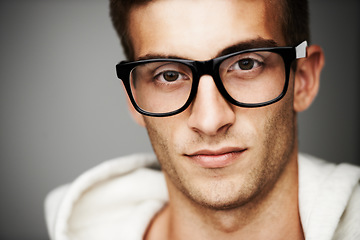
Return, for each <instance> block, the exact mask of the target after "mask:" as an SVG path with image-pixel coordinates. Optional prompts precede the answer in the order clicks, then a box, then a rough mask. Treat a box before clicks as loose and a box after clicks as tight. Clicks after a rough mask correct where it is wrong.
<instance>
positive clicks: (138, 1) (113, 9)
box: [110, 0, 310, 60]
mask: <svg viewBox="0 0 360 240" xmlns="http://www.w3.org/2000/svg"><path fill="white" fill-rule="evenodd" d="M279 1H280V10H279V12H280V13H282V14H278V15H277V16H278V17H279V20H280V22H281V27H282V32H283V34H284V38H285V42H286V44H287V45H288V46H295V45H297V44H299V43H301V42H302V41H304V40H308V41H310V30H309V12H308V1H307V0H279ZM149 2H151V0H110V16H111V20H112V23H113V25H114V28H115V30H116V32H117V34H118V36H119V38H120V40H121V44H122V46H123V50H124V53H125V56H126V58H127V59H128V60H134V51H133V47H132V44H131V39H130V36H129V31H128V23H129V22H128V19H129V13H130V11H131V9H132V8H133V7H136V6H140V5H144V4H146V3H149Z"/></svg>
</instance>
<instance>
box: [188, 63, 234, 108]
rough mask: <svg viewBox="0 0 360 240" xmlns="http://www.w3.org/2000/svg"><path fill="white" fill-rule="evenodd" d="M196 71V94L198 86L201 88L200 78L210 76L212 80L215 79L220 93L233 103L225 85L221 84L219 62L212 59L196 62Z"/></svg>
mask: <svg viewBox="0 0 360 240" xmlns="http://www.w3.org/2000/svg"><path fill="white" fill-rule="evenodd" d="M194 65H195V66H194V69H195V71H196V72H195V78H196V79H194V80H195V81H196V83H195V86H194V87H195V89H194V90H195V94H196V92H197V89H198V86H199V82H200V78H201V77H202V76H204V75H209V76H211V78H212V79H213V81H214V83H215V85H216V87H217V89H218V91H219V93H220V94H221V95H222V96H223V97H224V98H225V99H226V100H227V101H229V100H230V101H229V102H232V101H231V99H230V98H231V97H230V95H229V94H228V93H227V91H226V90H225V88H224V86H223V83H222V82H221V79H220V76H219V69H218V68H219V66H218V62H217V61H214V59H210V60H207V61H196V62H195V63H194Z"/></svg>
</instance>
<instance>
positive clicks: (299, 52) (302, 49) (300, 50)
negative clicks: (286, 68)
mask: <svg viewBox="0 0 360 240" xmlns="http://www.w3.org/2000/svg"><path fill="white" fill-rule="evenodd" d="M307 46H308V44H307V41H303V42H302V43H300V44H299V45H297V47H295V51H296V59H299V58H305V57H306V47H307Z"/></svg>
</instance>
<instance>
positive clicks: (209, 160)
mask: <svg viewBox="0 0 360 240" xmlns="http://www.w3.org/2000/svg"><path fill="white" fill-rule="evenodd" d="M246 150H247V149H244V148H223V149H219V150H207V149H204V150H200V151H196V152H194V153H192V154H188V155H187V154H186V156H187V157H189V158H190V159H191V160H192V161H194V162H195V164H198V165H200V166H201V167H203V168H224V167H227V166H229V165H231V164H232V163H234V162H235V161H236V160H238V159H239V158H240V156H241V155H243V154H244V152H245V151H246Z"/></svg>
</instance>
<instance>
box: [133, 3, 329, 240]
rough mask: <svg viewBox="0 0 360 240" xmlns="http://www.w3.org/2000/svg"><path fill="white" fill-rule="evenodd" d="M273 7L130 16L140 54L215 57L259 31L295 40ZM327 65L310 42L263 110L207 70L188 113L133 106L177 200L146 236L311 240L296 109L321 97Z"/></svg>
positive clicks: (197, 6)
mask: <svg viewBox="0 0 360 240" xmlns="http://www.w3.org/2000/svg"><path fill="white" fill-rule="evenodd" d="M273 9H276V8H275V7H274V6H270V5H269V4H267V3H265V2H264V1H246V0H244V1H242V0H237V1H222V0H213V1H211V4H209V1H206V0H197V1H180V0H172V1H164V0H158V1H153V2H151V3H150V4H147V5H145V6H140V7H137V8H134V9H132V11H131V14H130V24H129V29H130V37H131V40H132V44H133V47H134V52H135V58H136V59H139V58H144V57H149V56H152V55H155V56H157V55H165V56H167V55H171V56H178V57H181V58H184V59H193V60H208V59H211V58H214V57H216V56H217V55H218V54H219V52H221V51H223V50H224V49H226V48H228V47H230V46H232V45H234V44H237V43H239V42H246V41H249V40H256V39H259V38H261V39H266V40H273V41H275V42H276V43H277V44H278V45H279V46H285V42H284V37H283V36H282V33H281V30H280V28H279V26H280V24H279V22H278V21H277V19H276V17H274V16H276V14H274V12H273ZM274 11H276V10H274ZM153 26H156V27H153ZM323 62H324V60H323V54H322V51H321V49H320V48H319V47H317V46H312V47H309V48H308V57H307V58H306V59H302V60H299V61H298V70H297V72H296V73H293V72H292V74H291V76H290V79H291V82H290V86H289V89H288V92H287V94H286V96H285V97H284V98H283V99H282V100H281V101H279V102H277V103H275V104H272V105H269V106H266V107H262V108H254V109H248V108H240V107H236V106H233V105H231V104H230V103H228V102H227V101H226V100H225V99H224V98H223V97H222V96H221V94H220V93H219V92H218V90H217V88H216V86H215V83H214V81H213V79H212V77H211V76H207V75H205V76H202V77H201V79H200V83H199V89H198V92H197V95H196V98H195V100H194V101H193V103H192V104H191V105H190V107H189V108H188V109H186V110H185V111H184V112H182V113H180V114H177V115H175V116H171V117H165V118H154V117H145V116H142V115H139V114H138V113H137V112H136V111H135V110H134V109H132V113H133V116H134V118H135V120H136V121H137V122H138V123H139V124H141V125H142V126H145V127H146V129H147V131H148V134H149V137H150V140H151V143H152V146H153V148H154V151H155V153H156V155H157V157H158V159H159V162H160V164H161V165H162V169H163V172H164V175H165V179H166V182H167V186H168V190H169V203H168V204H167V205H166V206H165V207H164V209H163V210H162V211H161V212H159V213H158V215H156V217H154V219H153V221H152V223H151V225H150V226H149V228H148V231H147V234H146V236H145V237H144V238H145V239H158V240H159V239H241V237H243V238H244V239H303V238H304V236H303V232H302V228H301V223H300V217H299V211H298V196H297V193H298V175H297V173H298V169H297V133H296V131H297V127H296V112H299V111H302V110H305V109H306V108H307V107H308V106H309V105H310V104H311V102H312V100H313V99H314V97H315V95H316V93H317V91H318V85H319V75H320V71H321V68H322V66H323Z"/></svg>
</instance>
